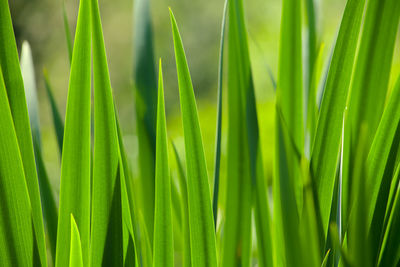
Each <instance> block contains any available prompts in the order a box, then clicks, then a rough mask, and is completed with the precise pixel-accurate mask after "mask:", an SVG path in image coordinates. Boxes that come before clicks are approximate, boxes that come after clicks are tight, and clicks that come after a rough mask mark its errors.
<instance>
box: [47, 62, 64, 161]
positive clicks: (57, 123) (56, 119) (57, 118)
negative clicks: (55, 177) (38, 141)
mask: <svg viewBox="0 0 400 267" xmlns="http://www.w3.org/2000/svg"><path fill="white" fill-rule="evenodd" d="M43 76H44V84H45V88H46V92H47V96H48V98H49V101H50V107H51V113H52V117H53V124H54V129H55V131H56V137H57V144H58V148H59V151H60V155H61V153H62V146H63V134H64V123H63V120H62V119H61V115H60V112H59V110H58V108H57V103H56V100H55V99H54V96H53V92H52V89H51V88H52V87H51V85H50V80H49V77H48V74H47V71H46V70H44V71H43Z"/></svg>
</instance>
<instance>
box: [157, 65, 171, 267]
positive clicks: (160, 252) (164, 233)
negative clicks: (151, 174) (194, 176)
mask: <svg viewBox="0 0 400 267" xmlns="http://www.w3.org/2000/svg"><path fill="white" fill-rule="evenodd" d="M159 66H160V67H159V72H160V74H159V78H158V79H159V80H158V105H157V136H156V140H157V141H156V195H155V197H156V198H155V210H154V250H153V266H166V267H168V266H174V244H173V240H172V215H171V206H172V205H171V178H170V176H169V175H170V174H169V165H168V146H167V142H168V141H167V124H166V120H165V108H164V88H163V80H162V79H163V78H162V69H161V60H160V65H159Z"/></svg>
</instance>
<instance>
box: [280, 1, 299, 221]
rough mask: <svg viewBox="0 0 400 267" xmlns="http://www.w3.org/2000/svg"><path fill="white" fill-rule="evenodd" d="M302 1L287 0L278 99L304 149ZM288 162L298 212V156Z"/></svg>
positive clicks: (283, 17) (292, 130)
mask: <svg viewBox="0 0 400 267" xmlns="http://www.w3.org/2000/svg"><path fill="white" fill-rule="evenodd" d="M301 12H302V9H301V1H298V0H283V1H282V18H281V29H280V31H281V32H280V48H279V69H278V87H277V96H276V102H277V103H278V105H279V106H280V110H281V112H282V116H283V120H284V121H285V123H286V125H287V128H288V134H289V135H290V136H291V137H290V138H291V139H292V140H293V141H294V145H295V146H296V147H295V148H294V149H295V150H297V151H300V153H301V154H302V153H303V151H304V133H305V131H304V126H303V84H302V83H303V78H302V76H303V68H302V54H301V52H302V39H301V19H302V17H301ZM287 160H288V162H287V164H288V167H289V168H290V169H293V173H292V174H290V175H291V176H292V177H293V179H292V182H293V183H294V194H295V195H296V202H297V206H298V213H300V212H301V209H302V201H303V200H302V198H303V197H302V192H303V190H302V186H301V178H300V166H299V161H298V159H296V158H294V157H293V156H292V154H288V155H287Z"/></svg>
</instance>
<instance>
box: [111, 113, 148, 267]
mask: <svg viewBox="0 0 400 267" xmlns="http://www.w3.org/2000/svg"><path fill="white" fill-rule="evenodd" d="M114 110H115V120H116V124H117V133H118V144H119V151H120V157H121V158H120V165H121V168H122V169H123V174H124V180H123V182H121V186H122V188H123V189H122V191H123V197H125V199H124V198H123V199H122V201H123V202H122V205H123V210H127V209H129V212H128V211H125V212H124V215H125V217H124V221H125V225H124V226H125V228H127V229H126V230H128V232H129V236H128V242H129V244H128V250H127V253H132V252H134V255H129V258H130V259H131V260H132V256H134V261H135V263H136V266H138V265H137V264H138V257H140V255H141V249H142V248H141V247H140V246H138V245H137V244H140V241H139V239H138V227H137V222H138V220H137V218H136V214H137V211H136V209H137V207H136V206H135V202H134V196H133V189H132V187H133V185H132V184H133V180H132V172H131V171H130V168H129V165H128V160H127V156H126V152H125V147H124V143H123V138H122V133H121V128H120V126H119V119H118V113H117V110H116V109H115V108H114ZM128 215H129V216H128ZM124 238H126V236H125V234H124ZM129 246H133V247H129ZM132 250H133V251H132ZM125 256H127V255H125ZM125 258H126V257H125ZM127 265H129V262H128V263H127V262H126V260H125V266H127Z"/></svg>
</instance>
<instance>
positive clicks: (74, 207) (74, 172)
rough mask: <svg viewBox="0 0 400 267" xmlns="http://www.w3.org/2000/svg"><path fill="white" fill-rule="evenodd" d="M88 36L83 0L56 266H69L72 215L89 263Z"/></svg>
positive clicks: (70, 96) (71, 84)
mask: <svg viewBox="0 0 400 267" xmlns="http://www.w3.org/2000/svg"><path fill="white" fill-rule="evenodd" d="M90 33H91V21H90V2H89V0H82V1H81V2H80V6H79V14H78V22H77V26H76V35H75V42H74V50H73V55H72V63H71V73H70V79H69V87H68V99H67V110H66V115H65V129H64V143H63V153H62V159H61V181H60V203H59V217H58V227H57V248H56V266H68V265H69V256H70V240H71V237H70V229H71V226H70V215H71V214H72V215H73V216H74V218H75V220H76V223H77V225H78V228H79V232H80V236H81V244H82V255H83V264H84V265H85V266H87V265H88V263H89V258H88V255H89V237H90V232H89V229H90V87H91V83H90V79H91V73H90V57H91V49H90V46H91V35H90Z"/></svg>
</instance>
